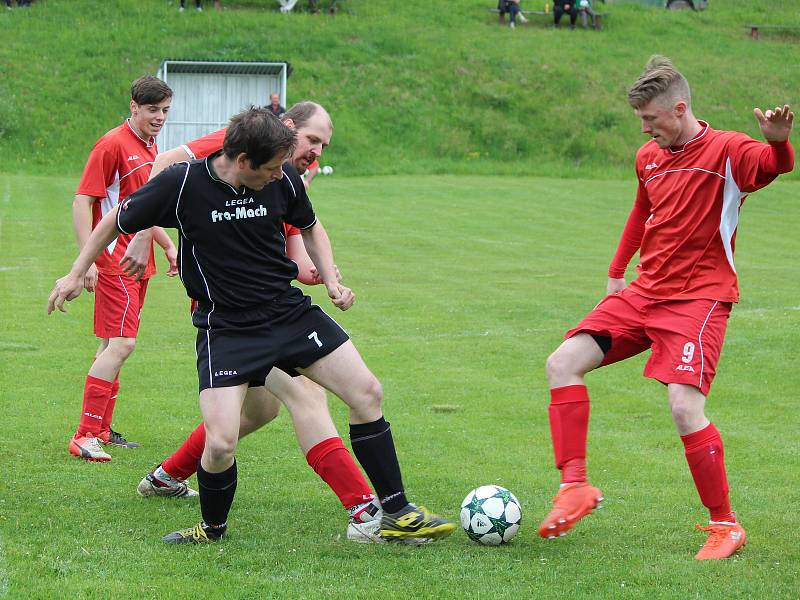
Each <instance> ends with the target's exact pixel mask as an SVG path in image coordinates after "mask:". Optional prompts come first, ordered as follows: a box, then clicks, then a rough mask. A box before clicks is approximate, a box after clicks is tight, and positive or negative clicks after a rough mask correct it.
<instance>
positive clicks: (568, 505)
mask: <svg viewBox="0 0 800 600" xmlns="http://www.w3.org/2000/svg"><path fill="white" fill-rule="evenodd" d="M602 502H603V492H601V491H600V490H599V489H597V488H596V487H594V486H592V485H589V482H588V481H580V482H575V483H568V484H566V485H564V486H562V487H561V489H559V490H558V494H556V497H555V498H553V508H552V510H551V511H550V513H549V514H548V515H547V516H546V517H545V518H544V521H542V524H541V525H539V535H540V536H542V537H543V538H547V539H548V540H553V539H555V538H557V537H562V536H564V535H566V534H567V532H568V531H569V530H570V529H572V528H573V527H575V524H576V523H577V522H578V521H580V520H581V519H582V518H583V517H585V516H586V515H588V514H589V513H591V512H592V511H593V510H594V509H595V508H601V503H602Z"/></svg>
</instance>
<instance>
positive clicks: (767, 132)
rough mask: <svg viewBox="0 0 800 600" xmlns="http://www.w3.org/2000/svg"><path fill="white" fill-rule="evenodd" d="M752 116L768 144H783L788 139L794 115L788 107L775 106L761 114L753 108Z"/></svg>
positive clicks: (786, 105)
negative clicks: (754, 117)
mask: <svg viewBox="0 0 800 600" xmlns="http://www.w3.org/2000/svg"><path fill="white" fill-rule="evenodd" d="M753 114H754V115H755V116H756V120H757V121H758V126H759V127H761V133H763V134H764V139H765V140H767V141H768V142H785V141H786V140H788V139H789V133H791V131H792V123H793V122H794V113H793V112H792V111H791V110H789V105H788V104H784V105H783V108H781V107H780V106H776V107H775V109H774V110H767V112H761V109H760V108H754V109H753Z"/></svg>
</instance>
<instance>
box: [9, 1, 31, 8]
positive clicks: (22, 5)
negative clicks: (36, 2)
mask: <svg viewBox="0 0 800 600" xmlns="http://www.w3.org/2000/svg"><path fill="white" fill-rule="evenodd" d="M30 5H31V0H17V8H25V7H28V8H29V7H30ZM6 8H7V9H8V10H11V0H6Z"/></svg>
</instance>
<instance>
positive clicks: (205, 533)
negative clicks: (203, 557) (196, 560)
mask: <svg viewBox="0 0 800 600" xmlns="http://www.w3.org/2000/svg"><path fill="white" fill-rule="evenodd" d="M227 529H228V528H227V526H225V525H223V526H222V527H209V526H208V525H206V524H205V523H203V522H202V521H200V522H199V523H198V524H197V525H195V526H194V527H187V528H186V529H180V530H178V531H173V532H172V533H168V534H167V535H165V536H164V537H162V538H161V541H162V542H164V543H165V544H209V543H211V542H216V541H217V540H219V539H220V538H222V536H224V535H225V531H227Z"/></svg>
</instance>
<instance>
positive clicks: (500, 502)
mask: <svg viewBox="0 0 800 600" xmlns="http://www.w3.org/2000/svg"><path fill="white" fill-rule="evenodd" d="M521 523H522V508H521V507H520V504H519V500H517V497H516V496H514V494H512V493H511V492H509V491H508V490H507V489H506V488H504V487H500V486H499V485H482V486H481V487H479V488H475V489H474V490H472V491H471V492H470V493H469V494H467V497H466V498H464V501H463V502H462V503H461V527H463V528H464V531H465V532H466V533H467V535H468V536H469V539H471V540H473V541H475V542H480V543H481V544H485V545H487V546H499V545H500V544H505V543H507V542H509V541H511V538H513V537H514V536H515V535H516V534H517V531H519V526H520V524H521Z"/></svg>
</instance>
